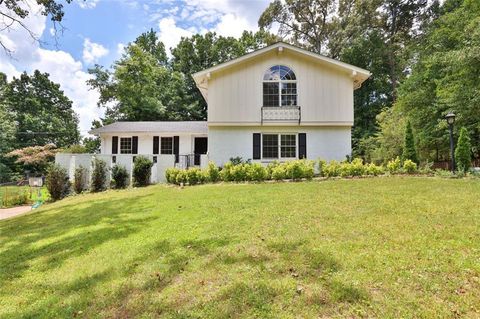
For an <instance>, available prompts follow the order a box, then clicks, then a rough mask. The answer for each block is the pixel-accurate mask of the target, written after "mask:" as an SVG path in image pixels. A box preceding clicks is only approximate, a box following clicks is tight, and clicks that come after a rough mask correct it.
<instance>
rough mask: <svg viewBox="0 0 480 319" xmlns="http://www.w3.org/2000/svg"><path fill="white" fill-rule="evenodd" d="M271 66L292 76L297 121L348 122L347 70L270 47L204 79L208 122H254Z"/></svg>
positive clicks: (350, 114)
mask: <svg viewBox="0 0 480 319" xmlns="http://www.w3.org/2000/svg"><path fill="white" fill-rule="evenodd" d="M277 64H281V65H286V66H288V67H290V68H291V69H292V70H293V71H294V72H295V74H296V76H297V92H298V105H299V106H300V107H301V112H302V115H301V116H302V122H301V125H326V126H332V125H339V126H345V125H352V124H353V79H352V78H351V76H350V74H348V73H347V72H341V71H339V70H337V69H333V68H331V67H329V66H326V65H325V64H321V63H319V62H318V61H316V60H312V59H311V58H308V57H305V56H302V55H299V54H298V53H294V52H291V51H290V52H289V51H284V52H283V53H278V51H274V52H269V53H266V54H264V55H261V56H258V57H256V58H255V59H253V60H251V61H246V62H243V63H239V64H238V65H235V66H233V67H231V68H229V69H226V70H222V71H219V72H214V73H212V75H211V79H210V80H209V81H208V122H209V126H213V125H222V124H223V125H226V124H228V123H232V124H237V125H256V124H260V121H261V107H262V104H263V96H262V91H263V86H262V82H263V75H264V73H265V71H266V70H267V69H268V68H270V67H271V66H273V65H277Z"/></svg>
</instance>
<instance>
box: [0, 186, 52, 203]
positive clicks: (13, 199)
mask: <svg viewBox="0 0 480 319" xmlns="http://www.w3.org/2000/svg"><path fill="white" fill-rule="evenodd" d="M49 196H50V195H49V194H48V191H47V188H46V187H42V188H41V189H40V193H39V192H38V189H37V188H34V187H30V186H0V208H4V207H12V206H18V205H27V204H31V203H34V202H36V201H38V200H41V201H46V200H48V199H49Z"/></svg>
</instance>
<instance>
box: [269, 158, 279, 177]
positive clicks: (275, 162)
mask: <svg viewBox="0 0 480 319" xmlns="http://www.w3.org/2000/svg"><path fill="white" fill-rule="evenodd" d="M278 165H280V162H279V161H273V162H270V163H268V164H267V167H266V171H267V178H266V179H273V177H272V174H273V170H274V168H275V167H277V166H278Z"/></svg>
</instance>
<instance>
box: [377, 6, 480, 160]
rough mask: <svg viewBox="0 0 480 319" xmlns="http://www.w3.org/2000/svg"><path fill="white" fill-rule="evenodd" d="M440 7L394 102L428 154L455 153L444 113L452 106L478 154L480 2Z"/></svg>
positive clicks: (430, 156) (437, 157)
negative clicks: (451, 147)
mask: <svg viewBox="0 0 480 319" xmlns="http://www.w3.org/2000/svg"><path fill="white" fill-rule="evenodd" d="M440 13H441V14H440V16H439V17H438V18H437V19H435V20H433V21H432V22H431V23H430V24H429V25H428V27H427V31H426V33H425V34H424V35H423V36H422V38H421V41H419V42H418V45H416V47H415V49H414V52H415V54H414V55H415V60H414V61H413V62H414V64H413V66H412V72H411V75H410V76H409V77H408V78H407V79H405V81H404V82H403V83H402V84H401V86H400V88H399V97H398V100H397V102H396V103H395V105H394V107H393V108H394V109H395V111H394V112H393V113H396V114H402V116H403V117H405V118H408V119H410V121H411V123H412V127H413V129H414V130H415V131H416V132H417V142H418V144H417V151H418V152H419V155H420V159H423V160H442V159H443V160H446V159H448V158H449V142H448V140H449V134H448V126H447V123H446V121H445V119H444V116H445V114H447V113H448V112H449V111H450V110H455V113H456V114H457V120H456V124H455V127H462V126H465V127H466V128H467V130H468V131H469V132H470V133H471V136H472V137H474V138H473V139H472V147H473V151H474V152H475V154H476V156H478V150H479V147H480V125H479V123H480V121H479V119H480V108H479V107H478V105H480V95H479V94H478V92H479V91H480V82H479V81H478V74H480V3H479V2H478V1H474V0H464V1H457V0H455V1H446V2H445V4H444V6H443V7H442V8H441V10H440ZM386 120H387V119H386ZM381 134H386V132H384V131H383V130H382V132H381Z"/></svg>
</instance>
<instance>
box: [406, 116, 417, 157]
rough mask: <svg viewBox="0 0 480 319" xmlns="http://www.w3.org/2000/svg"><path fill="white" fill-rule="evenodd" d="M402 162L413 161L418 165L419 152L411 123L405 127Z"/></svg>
mask: <svg viewBox="0 0 480 319" xmlns="http://www.w3.org/2000/svg"><path fill="white" fill-rule="evenodd" d="M402 160H404V161H406V160H411V161H412V162H414V163H418V156H417V150H416V149H415V138H414V137H413V130H412V124H410V121H408V122H407V126H406V127H405V141H404V143H403V153H402Z"/></svg>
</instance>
